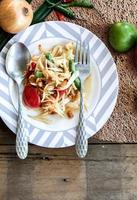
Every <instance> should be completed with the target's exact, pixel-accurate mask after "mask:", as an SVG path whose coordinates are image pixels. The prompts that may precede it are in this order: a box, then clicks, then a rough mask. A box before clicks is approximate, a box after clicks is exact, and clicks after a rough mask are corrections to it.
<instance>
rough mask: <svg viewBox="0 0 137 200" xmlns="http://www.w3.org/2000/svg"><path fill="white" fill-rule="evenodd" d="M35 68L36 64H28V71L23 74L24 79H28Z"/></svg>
mask: <svg viewBox="0 0 137 200" xmlns="http://www.w3.org/2000/svg"><path fill="white" fill-rule="evenodd" d="M35 68H36V63H35V62H32V63H31V64H30V66H29V67H28V70H27V71H26V73H25V77H26V78H29V76H30V75H31V74H32V73H33V71H34V70H35Z"/></svg>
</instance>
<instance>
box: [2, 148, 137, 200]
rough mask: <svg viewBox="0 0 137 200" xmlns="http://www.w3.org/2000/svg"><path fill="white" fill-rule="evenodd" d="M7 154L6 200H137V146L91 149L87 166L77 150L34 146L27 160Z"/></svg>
mask: <svg viewBox="0 0 137 200" xmlns="http://www.w3.org/2000/svg"><path fill="white" fill-rule="evenodd" d="M6 148H7V150H6ZM6 148H5V149H4V146H2V145H0V152H1V153H0V180H1V184H0V199H2V200H7V199H12V200H24V199H27V200H45V199H47V200H49V199H50V200H55V199H58V200H62V199H63V200H72V199H73V200H129V199H131V200H136V199H137V184H136V182H137V175H136V174H137V154H136V152H137V145H126V144H125V145H118V144H117V145H115V144H114V145H108V144H105V145H100V144H98V145H95V144H94V145H90V146H89V152H88V155H87V158H85V159H84V160H79V159H77V157H76V155H75V152H74V148H66V149H57V150H55V149H45V148H38V147H35V146H31V147H30V155H29V157H28V159H26V160H19V159H18V158H17V157H15V149H14V148H13V145H7V147H6ZM10 151H11V153H10V154H9V152H10Z"/></svg>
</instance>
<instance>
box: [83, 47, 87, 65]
mask: <svg viewBox="0 0 137 200" xmlns="http://www.w3.org/2000/svg"><path fill="white" fill-rule="evenodd" d="M86 63H87V50H86V44H85V43H84V45H83V65H86Z"/></svg>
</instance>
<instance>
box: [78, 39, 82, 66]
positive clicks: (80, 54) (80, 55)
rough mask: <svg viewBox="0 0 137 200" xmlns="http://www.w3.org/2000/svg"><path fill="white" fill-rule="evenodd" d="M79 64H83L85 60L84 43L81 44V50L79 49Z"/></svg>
mask: <svg viewBox="0 0 137 200" xmlns="http://www.w3.org/2000/svg"><path fill="white" fill-rule="evenodd" d="M79 51H80V52H79V63H80V64H82V63H83V62H82V60H83V49H82V43H81V42H80V49H79Z"/></svg>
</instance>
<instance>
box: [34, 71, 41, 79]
mask: <svg viewBox="0 0 137 200" xmlns="http://www.w3.org/2000/svg"><path fill="white" fill-rule="evenodd" d="M35 76H36V78H41V77H43V73H42V72H41V71H36V72H35Z"/></svg>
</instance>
